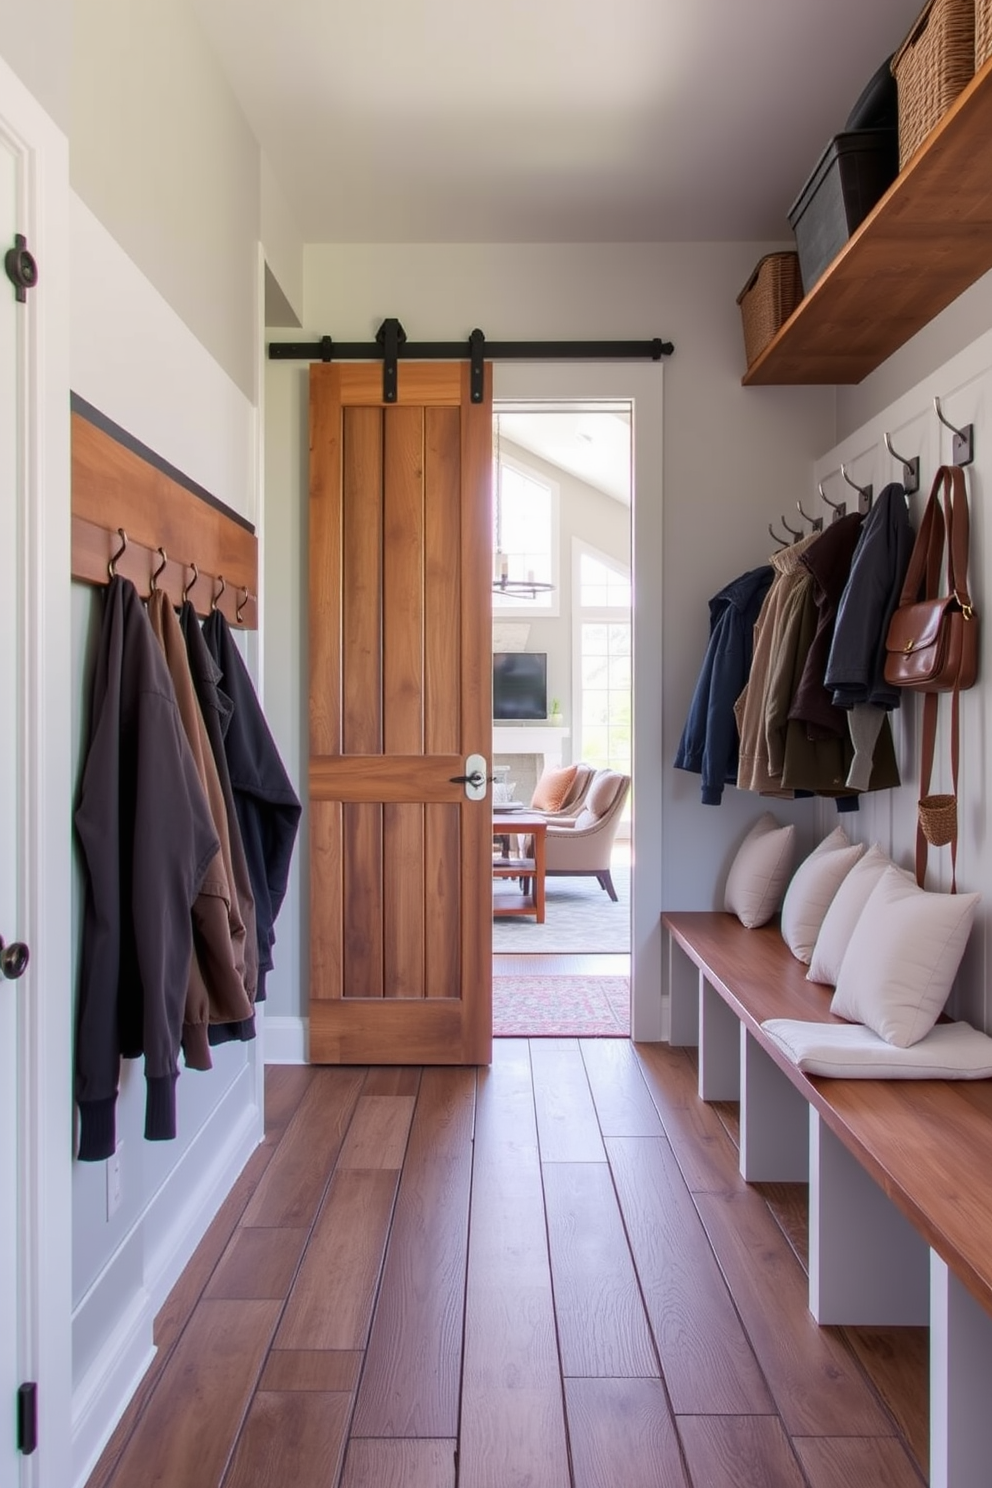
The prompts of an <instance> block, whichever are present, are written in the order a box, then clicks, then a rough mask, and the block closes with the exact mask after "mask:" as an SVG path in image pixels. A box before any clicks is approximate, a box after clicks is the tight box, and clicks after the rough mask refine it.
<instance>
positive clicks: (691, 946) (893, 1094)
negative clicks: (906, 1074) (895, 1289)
mask: <svg viewBox="0 0 992 1488" xmlns="http://www.w3.org/2000/svg"><path fill="white" fill-rule="evenodd" d="M662 924H663V925H664V926H665V928H666V929H667V930H668V932H669V933H670V934H671V935H672V936H673V937H674V939H675V940H676V941H677V943H678V944H679V945H680V946H681V947H682V949H683V950H684V951H685V953H686V955H687V956H688V957H689V958H690V959H691V960H692V961H694V962H695V964H696V965H697V966H698V967H700V969H701V970H702V971H703V972H704V973H705V975H706V980H707V981H708V982H709V983H710V985H711V986H713V987H714V988H715V989H716V990H717V992H719V994H720V996H721V997H722V998H723V999H724V1000H725V1001H726V1002H727V1003H728V1005H729V1006H730V1007H731V1008H732V1009H733V1010H734V1012H735V1013H736V1014H737V1016H738V1017H739V1018H740V1020H741V1021H742V1022H743V1023H744V1024H745V1025H746V1026H747V1028H748V1029H749V1030H750V1032H751V1033H752V1034H753V1035H754V1037H755V1038H756V1039H757V1040H758V1042H759V1043H760V1044H761V1046H762V1048H763V1049H765V1050H766V1052H767V1053H768V1054H769V1055H770V1057H771V1058H772V1059H774V1061H775V1063H776V1064H777V1065H778V1066H779V1068H780V1069H782V1070H783V1071H784V1072H785V1074H786V1075H787V1076H788V1078H789V1079H790V1080H791V1081H792V1083H793V1085H795V1086H796V1087H797V1089H799V1090H801V1091H802V1093H803V1094H804V1095H805V1096H806V1098H807V1100H808V1101H809V1102H810V1104H811V1105H812V1106H813V1107H814V1108H815V1109H816V1110H817V1112H818V1113H819V1115H820V1116H821V1118H822V1119H823V1120H824V1121H825V1122H826V1124H827V1125H828V1126H829V1127H830V1129H831V1131H833V1132H834V1134H835V1135H836V1136H837V1137H838V1138H839V1139H840V1141H842V1142H843V1143H844V1145H845V1146H846V1147H847V1148H848V1150H849V1151H850V1152H852V1153H853V1154H854V1156H855V1157H856V1158H857V1159H858V1161H859V1162H860V1163H861V1164H862V1166H863V1167H864V1168H866V1169H867V1171H868V1172H869V1173H871V1175H872V1177H873V1178H874V1179H875V1181H876V1182H877V1183H878V1184H879V1186H880V1187H881V1188H882V1189H883V1190H884V1192H885V1193H886V1194H888V1196H889V1198H890V1199H892V1201H893V1203H894V1204H896V1206H897V1207H898V1208H899V1209H900V1210H901V1211H902V1212H903V1213H904V1214H905V1215H906V1216H907V1218H908V1219H909V1220H910V1221H911V1223H912V1224H913V1225H915V1227H916V1228H917V1229H918V1230H919V1232H920V1233H921V1234H922V1235H923V1237H924V1239H925V1240H926V1241H927V1243H928V1244H929V1245H931V1246H932V1247H933V1249H934V1250H935V1251H936V1252H937V1254H938V1255H939V1256H940V1257H941V1259H942V1260H943V1261H945V1263H946V1264H947V1265H948V1266H949V1267H950V1269H951V1270H952V1271H953V1272H954V1274H955V1275H956V1276H957V1277H959V1279H960V1280H961V1282H962V1283H963V1284H964V1285H965V1286H966V1287H967V1288H968V1290H969V1292H971V1294H972V1296H973V1297H975V1299H976V1300H977V1301H978V1302H980V1303H981V1305H982V1306H983V1307H984V1308H985V1309H986V1311H987V1312H989V1313H992V1176H990V1157H992V1080H834V1079H827V1078H825V1077H822V1076H818V1075H806V1074H804V1073H803V1072H802V1070H800V1069H797V1067H796V1066H795V1065H794V1064H793V1063H792V1062H791V1060H789V1059H787V1058H786V1056H785V1055H784V1054H783V1053H782V1051H781V1050H780V1049H779V1047H778V1045H777V1044H775V1043H774V1041H773V1040H771V1039H769V1038H768V1037H767V1035H766V1034H765V1033H764V1032H763V1031H762V1029H761V1024H762V1022H763V1021H764V1020H765V1019H767V1018H800V1019H804V1020H805V1021H806V1022H811V1023H812V1022H817V1023H838V1022H841V1021H843V1020H841V1019H839V1018H835V1017H834V1016H833V1014H832V1013H831V1012H830V1010H829V1004H830V998H831V996H832V994H833V989H832V988H830V987H820V986H818V985H817V984H816V983H813V982H808V981H807V980H806V968H805V966H803V965H802V963H801V962H799V961H797V960H796V958H795V957H794V956H793V955H792V953H791V951H790V950H789V948H788V946H787V945H786V944H785V942H784V941H783V940H782V937H781V934H780V932H779V929H778V926H777V924H771V925H765V926H762V927H761V928H760V929H758V930H746V929H745V928H744V926H743V925H742V924H741V923H740V921H739V920H738V919H736V918H735V916H733V915H730V914H726V913H724V912H722V911H700V912H694V911H679V912H673V913H669V914H664V915H663V916H662Z"/></svg>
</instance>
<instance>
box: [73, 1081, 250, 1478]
mask: <svg viewBox="0 0 992 1488" xmlns="http://www.w3.org/2000/svg"><path fill="white" fill-rule="evenodd" d="M251 1081H252V1075H251V1070H250V1067H249V1066H248V1065H246V1066H245V1068H244V1070H243V1071H242V1073H241V1075H240V1076H239V1078H238V1079H236V1080H235V1081H234V1082H233V1084H232V1085H231V1087H230V1089H229V1090H228V1091H227V1092H226V1093H225V1096H224V1098H223V1099H222V1100H221V1102H220V1104H219V1105H218V1106H217V1108H216V1110H215V1111H214V1112H213V1113H212V1115H211V1117H210V1119H209V1120H208V1121H207V1122H206V1123H205V1124H204V1126H203V1127H202V1128H201V1130H200V1132H199V1133H198V1134H197V1137H196V1140H195V1141H194V1142H193V1144H192V1145H191V1147H190V1148H189V1151H188V1152H187V1153H186V1154H185V1156H184V1158H183V1161H182V1162H181V1163H179V1164H178V1166H177V1167H176V1168H175V1169H174V1170H173V1171H172V1173H171V1174H170V1176H169V1179H168V1180H167V1181H166V1182H165V1183H164V1184H163V1185H162V1187H161V1188H160V1189H159V1191H158V1192H157V1193H156V1194H155V1196H154V1198H153V1199H152V1200H151V1202H150V1203H149V1204H148V1206H147V1208H146V1209H145V1210H144V1213H143V1214H142V1215H141V1218H140V1219H139V1220H138V1221H137V1223H136V1225H135V1226H134V1228H133V1230H132V1231H131V1234H130V1236H129V1237H128V1238H127V1239H126V1240H125V1242H124V1243H123V1244H122V1245H121V1247H120V1248H119V1249H118V1251H117V1252H116V1253H115V1255H114V1257H113V1258H112V1259H111V1261H110V1262H109V1264H108V1266H107V1267H105V1268H104V1271H103V1272H102V1273H101V1275H100V1277H98V1278H97V1280H96V1282H94V1284H93V1286H92V1287H90V1289H89V1291H88V1292H87V1294H86V1296H85V1297H84V1298H83V1299H82V1301H81V1302H80V1303H79V1305H78V1307H77V1308H76V1309H75V1311H74V1313H73V1325H74V1328H75V1326H77V1323H79V1322H81V1321H82V1319H81V1316H80V1315H81V1314H82V1313H83V1312H84V1311H85V1309H86V1308H87V1306H90V1307H92V1308H96V1309H99V1308H101V1307H102V1306H104V1305H105V1302H104V1297H105V1295H106V1289H107V1285H108V1283H111V1284H112V1283H113V1281H114V1275H113V1273H114V1271H115V1270H117V1271H118V1272H119V1271H120V1269H121V1264H122V1263H125V1257H126V1254H127V1252H129V1251H130V1250H131V1249H132V1247H133V1246H134V1245H135V1244H138V1245H139V1246H140V1247H141V1251H142V1255H143V1262H142V1274H143V1285H142V1286H140V1287H138V1288H137V1289H136V1290H135V1291H134V1293H133V1295H132V1297H131V1299H130V1300H129V1301H128V1302H127V1304H126V1305H125V1308H124V1310H123V1311H122V1312H121V1315H120V1317H119V1319H118V1321H117V1323H116V1324H115V1326H114V1328H113V1329H112V1331H111V1332H110V1334H109V1335H108V1336H107V1338H106V1339H105V1340H104V1341H103V1342H102V1344H101V1346H100V1348H99V1350H98V1352H97V1354H96V1356H95V1357H94V1359H93V1361H92V1362H91V1363H90V1365H89V1367H88V1368H87V1370H86V1373H85V1375H84V1376H83V1378H82V1379H81V1380H80V1381H79V1383H78V1384H77V1386H76V1388H75V1390H74V1391H73V1397H72V1464H73V1472H74V1483H75V1488H83V1485H84V1484H85V1483H86V1481H87V1479H88V1478H89V1476H90V1473H91V1472H92V1471H93V1468H94V1467H95V1465H96V1463H97V1461H98V1459H99V1457H100V1453H101V1452H102V1451H103V1449H104V1447H105V1446H106V1444H107V1442H108V1441H109V1439H110V1437H111V1435H112V1433H113V1431H114V1429H115V1427H116V1425H117V1423H118V1421H119V1420H120V1418H121V1416H122V1415H123V1413H124V1411H125V1409H126V1407H127V1405H128V1402H129V1401H130V1399H131V1396H132V1395H133V1394H134V1391H135V1389H136V1388H137V1386H138V1384H139V1383H140V1381H141V1378H142V1375H143V1374H144V1373H145V1371H146V1369H147V1368H148V1366H149V1364H150V1363H151V1361H152V1359H153V1358H154V1356H155V1348H154V1345H153V1343H152V1324H153V1322H154V1319H155V1315H156V1314H157V1313H158V1311H159V1310H160V1308H161V1306H162V1304H163V1303H164V1301H165V1299H166V1297H167V1296H168V1295H169V1292H170V1291H171V1290H172V1288H173V1286H174V1285H175V1283H176V1281H177V1280H178V1278H179V1276H180V1274H181V1273H182V1271H183V1268H184V1267H185V1266H186V1264H187V1262H188V1261H189V1259H190V1256H191V1255H192V1254H193V1251H194V1250H195V1249H196V1247H197V1245H198V1244H199V1242H200V1240H201V1239H202V1238H203V1235H204V1233H205V1232H206V1229H207V1227H208V1225H209V1224H210V1222H211V1220H212V1219H213V1218H214V1216H215V1215H216V1213H217V1211H218V1209H219V1208H220V1206H221V1204H222V1203H223V1202H224V1199H225V1198H226V1197H227V1195H228V1194H229V1193H230V1191H231V1188H232V1187H233V1185H234V1183H235V1180H236V1179H237V1177H238V1174H239V1173H240V1172H241V1170H242V1168H243V1167H244V1165H245V1163H246V1162H247V1161H248V1159H249V1158H250V1157H251V1154H252V1153H253V1152H254V1150H255V1148H256V1147H257V1146H258V1143H259V1141H260V1140H261V1127H262V1123H261V1115H260V1112H259V1110H258V1107H257V1106H256V1105H255V1104H254V1101H253V1100H251V1099H250V1098H249V1092H250V1091H251ZM132 1275H133V1273H132ZM122 1284H124V1285H126V1284H127V1282H126V1281H124V1280H123V1278H122ZM101 1293H102V1294H103V1295H100V1294H101Z"/></svg>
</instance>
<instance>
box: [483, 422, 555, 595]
mask: <svg viewBox="0 0 992 1488" xmlns="http://www.w3.org/2000/svg"><path fill="white" fill-rule="evenodd" d="M499 418H500V416H499V414H498V413H497V415H496V491H495V502H496V524H495V525H496V553H495V558H494V564H493V593H494V594H508V595H510V596H511V597H512V598H513V599H536V598H537V596H538V595H539V594H547V593H549V592H550V591H551V590H552V589H553V588H554V587H555V586H554V584H548V583H545V582H544V580H543V579H535V577H534V573H533V570H531V571H530V572H529V573H528V574H527V575H526V577H525V578H522V579H517V578H511V577H510V564H509V559H508V558H507V555H506V553H505V552H504V551H503V462H502V460H501V459H500V423H499Z"/></svg>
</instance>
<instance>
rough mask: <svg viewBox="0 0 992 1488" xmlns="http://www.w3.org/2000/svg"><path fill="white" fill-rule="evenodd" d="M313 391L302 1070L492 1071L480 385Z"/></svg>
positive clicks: (320, 376) (431, 377)
mask: <svg viewBox="0 0 992 1488" xmlns="http://www.w3.org/2000/svg"><path fill="white" fill-rule="evenodd" d="M468 371H469V369H468V366H467V365H464V366H463V365H460V364H457V363H455V364H451V365H449V364H446V363H445V364H441V363H416V362H411V363H408V364H404V363H402V362H401V363H400V366H399V389H398V400H397V402H396V403H395V404H389V405H386V404H384V403H383V401H382V369H381V367H379V366H377V365H374V364H373V365H370V366H364V365H356V364H341V365H337V366H335V365H326V366H325V365H322V364H317V365H314V366H313V368H312V369H311V374H310V547H309V551H310V781H309V789H310V883H311V889H310V895H311V901H310V902H311V909H310V1059H311V1061H312V1062H313V1063H318V1064H486V1063H488V1062H489V1059H490V1057H491V1051H492V863H491V852H492V824H491V809H492V808H491V797H490V793H489V790H488V787H487V788H486V791H485V795H484V797H483V799H481V800H475V801H470V800H469V799H468V797H467V796H466V792H465V787H464V786H463V785H461V784H457V783H453V782H452V777H453V776H461V775H464V774H466V760H467V758H468V756H469V755H470V754H480V755H482V756H484V758H485V760H486V761H487V763H488V761H489V758H490V749H491V739H492V700H491V666H492V661H491V651H492V641H491V625H492V608H491V606H492V594H491V568H492V537H491V508H490V487H491V464H492V382H491V369H490V368H489V367H487V368H486V373H487V377H486V397H485V401H484V402H483V403H481V404H472V403H471V402H470V401H469V394H468Z"/></svg>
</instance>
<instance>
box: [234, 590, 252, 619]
mask: <svg viewBox="0 0 992 1488" xmlns="http://www.w3.org/2000/svg"><path fill="white" fill-rule="evenodd" d="M250 598H251V595H250V594H249V593H248V585H247V584H242V586H241V598H240V599H239V600H238V602H237V604H236V605H235V607H234V618H235V620H236V621H237V623H238V624H239V625H240V624H241V616H242V614H243V613H244V608H245V605H246V604H247V603H248V601H249V599H250Z"/></svg>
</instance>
